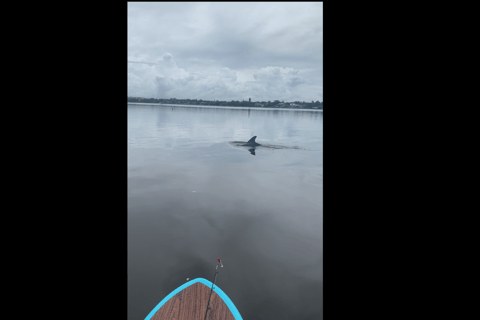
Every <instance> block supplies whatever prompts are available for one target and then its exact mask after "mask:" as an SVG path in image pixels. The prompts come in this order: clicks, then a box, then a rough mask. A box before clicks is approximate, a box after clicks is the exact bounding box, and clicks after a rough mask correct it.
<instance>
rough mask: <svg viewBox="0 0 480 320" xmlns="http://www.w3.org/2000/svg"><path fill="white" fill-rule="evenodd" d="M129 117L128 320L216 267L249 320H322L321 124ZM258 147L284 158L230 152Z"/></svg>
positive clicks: (240, 112)
mask: <svg viewBox="0 0 480 320" xmlns="http://www.w3.org/2000/svg"><path fill="white" fill-rule="evenodd" d="M127 110H128V319H130V320H134V319H135V320H143V319H144V318H145V317H146V316H147V315H148V313H149V312H150V311H151V310H152V309H153V308H154V307H155V306H156V305H157V304H158V303H159V302H160V301H161V300H162V299H163V298H164V297H165V296H166V295H168V294H169V293H170V292H171V291H172V290H174V289H176V288H177V287H178V286H180V285H182V284H183V283H185V282H186V278H191V279H194V278H199V277H201V278H205V279H208V280H210V281H213V275H214V272H215V263H216V259H217V258H221V259H222V262H223V264H224V268H221V269H220V271H219V274H218V276H217V284H218V286H219V287H220V288H221V289H222V290H223V291H224V292H225V293H226V294H227V295H228V296H229V297H230V299H231V300H232V301H233V303H234V304H235V305H236V307H237V309H238V310H239V312H240V314H241V315H242V317H243V319H244V320H256V319H268V320H281V319H289V320H291V319H297V320H300V319H323V112H321V111H318V110H304V111H302V110H278V109H276V110H275V109H267V110H266V109H260V110H258V109H253V108H250V109H248V108H215V107H204V106H202V107H200V106H180V105H174V106H169V105H147V104H128V106H127ZM252 136H257V140H256V141H257V142H258V143H260V144H266V145H275V146H281V147H282V148H279V149H273V148H264V147H258V148H257V149H256V150H255V155H253V154H251V153H250V152H249V151H248V148H245V147H237V146H235V145H232V144H231V143H229V142H231V141H248V140H249V139H250V138H251V137H252Z"/></svg>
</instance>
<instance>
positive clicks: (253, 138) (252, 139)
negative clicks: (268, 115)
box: [247, 136, 257, 143]
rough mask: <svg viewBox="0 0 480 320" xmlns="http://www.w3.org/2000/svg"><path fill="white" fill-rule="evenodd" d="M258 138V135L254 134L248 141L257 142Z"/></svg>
mask: <svg viewBox="0 0 480 320" xmlns="http://www.w3.org/2000/svg"><path fill="white" fill-rule="evenodd" d="M256 138H257V136H253V137H252V138H251V139H250V140H248V142H247V143H249V142H255V139H256Z"/></svg>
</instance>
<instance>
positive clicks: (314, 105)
mask: <svg viewBox="0 0 480 320" xmlns="http://www.w3.org/2000/svg"><path fill="white" fill-rule="evenodd" d="M127 98H128V100H127V101H128V102H142V103H162V104H185V105H208V106H228V107H262V108H302V109H322V110H323V102H320V101H318V100H317V101H312V102H306V101H294V102H284V101H279V100H274V101H273V102H272V101H257V102H255V101H246V100H242V101H235V100H232V101H221V100H202V99H176V98H171V99H156V98H142V97H127ZM249 100H250V99H249Z"/></svg>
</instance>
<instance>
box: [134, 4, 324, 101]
mask: <svg viewBox="0 0 480 320" xmlns="http://www.w3.org/2000/svg"><path fill="white" fill-rule="evenodd" d="M174 57H175V58H174ZM128 61H129V63H128V73H129V75H128V81H129V82H128V91H129V95H135V96H149V97H150V96H151V97H166V98H168V97H176V98H197V99H218V100H227V99H228V100H231V99H234V100H242V99H248V98H249V97H251V98H252V99H255V100H262V99H263V100H274V99H281V100H286V101H292V100H306V101H310V100H320V101H323V4H322V3H315V2H312V3H309V2H307V3H252V2H248V3H242V2H240V3H237V2H231V3H203V2H201V3H185V2H180V3H166V2H161V3H132V2H130V3H128ZM177 63H178V65H177ZM140 93H141V94H140Z"/></svg>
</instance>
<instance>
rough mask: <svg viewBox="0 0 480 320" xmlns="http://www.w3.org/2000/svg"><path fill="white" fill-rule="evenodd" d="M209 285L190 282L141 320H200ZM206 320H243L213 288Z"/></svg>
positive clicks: (204, 282) (220, 291) (206, 281)
mask: <svg viewBox="0 0 480 320" xmlns="http://www.w3.org/2000/svg"><path fill="white" fill-rule="evenodd" d="M211 288H212V283H211V282H210V281H208V280H206V279H203V278H197V279H194V280H190V281H188V282H187V283H185V284H184V285H182V286H180V287H178V288H177V289H175V290H173V291H172V292H171V293H170V294H169V295H168V296H166V297H165V298H164V299H163V300H162V301H160V303H159V304H158V305H157V306H156V307H155V308H154V309H153V310H152V311H151V312H150V313H149V314H148V316H147V317H146V318H145V320H203V319H204V317H205V311H206V310H207V303H208V297H209V296H210V290H211ZM207 320H243V319H242V317H241V316H240V313H239V312H238V310H237V308H236V307H235V305H234V304H233V302H232V301H231V300H230V298H229V297H228V296H227V295H226V294H225V293H224V292H223V291H222V290H221V289H220V288H219V287H218V286H217V285H215V286H214V288H213V292H212V296H211V297H210V309H209V310H208V314H207Z"/></svg>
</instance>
